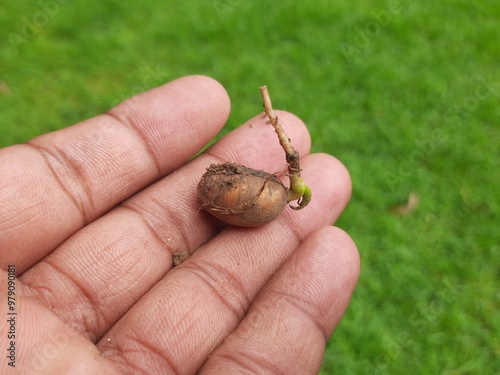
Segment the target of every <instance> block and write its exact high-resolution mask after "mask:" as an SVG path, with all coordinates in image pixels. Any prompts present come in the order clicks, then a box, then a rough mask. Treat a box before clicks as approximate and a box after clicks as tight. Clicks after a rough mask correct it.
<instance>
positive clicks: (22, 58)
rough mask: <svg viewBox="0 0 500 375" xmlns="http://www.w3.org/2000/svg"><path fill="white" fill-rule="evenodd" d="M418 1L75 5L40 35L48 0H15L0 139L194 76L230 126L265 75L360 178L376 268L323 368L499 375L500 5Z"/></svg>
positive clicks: (352, 222) (29, 133) (345, 219)
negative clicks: (224, 100)
mask: <svg viewBox="0 0 500 375" xmlns="http://www.w3.org/2000/svg"><path fill="white" fill-rule="evenodd" d="M45 3H47V4H56V1H55V0H46V1H45ZM406 3H407V2H404V3H403V2H400V3H398V2H397V1H396V2H395V1H392V2H391V1H388V2H385V1H367V0H364V1H358V2H352V1H335V2H333V1H326V0H322V1H316V2H312V1H302V2H291V1H283V2H279V3H278V2H265V1H252V2H244V1H240V0H231V1H230V0H227V1H225V2H223V1H208V2H202V1H191V2H187V1H185V2H173V1H149V2H139V1H129V2H126V3H125V2H121V1H116V0H107V1H101V2H92V3H89V2H83V1H78V0H75V1H70V2H68V4H65V5H58V6H57V7H52V8H51V13H53V14H52V15H51V16H49V17H48V18H47V19H46V20H47V22H46V24H45V25H44V26H42V27H40V28H38V29H36V30H27V29H25V28H26V23H27V22H31V21H32V20H33V16H34V15H36V14H38V13H37V12H41V11H43V10H42V8H41V7H40V5H38V4H39V3H38V2H22V3H21V2H7V3H5V4H4V5H3V6H2V8H1V9H0V35H1V37H2V39H1V47H0V132H1V139H0V145H2V146H5V145H9V144H12V143H18V142H23V141H25V140H27V139H29V138H31V137H33V136H36V135H38V134H41V133H44V132H47V131H50V130H54V129H58V128H61V127H64V126H67V125H68V124H72V123H75V122H78V121H80V120H83V119H85V118H88V117H91V116H94V115H96V114H98V113H100V112H102V111H105V110H107V109H108V108H110V107H111V106H112V105H114V104H116V103H117V102H118V101H120V100H122V99H124V98H126V97H128V96H131V95H132V94H134V93H136V92H139V91H143V90H146V89H148V88H150V87H154V86H157V85H159V84H161V83H163V82H164V81H168V80H171V79H174V78H176V77H179V76H182V75H186V74H192V73H201V74H207V75H210V76H212V77H214V78H216V79H217V80H219V81H220V82H221V83H222V84H223V85H224V86H225V87H226V88H227V90H228V92H229V94H230V96H231V99H232V104H233V109H232V113H231V117H230V119H229V122H228V125H227V127H226V128H225V130H224V132H228V131H229V130H231V129H233V128H235V127H236V126H237V125H238V124H240V123H241V122H242V121H244V120H245V119H247V118H248V117H250V116H253V115H254V114H255V112H256V109H258V108H260V101H259V100H260V99H259V95H258V91H256V90H258V87H259V85H262V84H267V85H269V87H270V88H271V90H272V93H273V98H274V104H275V106H276V107H279V108H283V109H288V110H291V111H293V112H294V113H296V114H297V115H299V116H300V117H301V118H302V119H303V120H304V121H305V122H306V123H307V124H308V126H309V129H310V132H311V134H312V137H313V151H315V152H327V153H331V154H333V155H335V156H336V157H338V158H339V159H341V160H342V161H343V162H344V163H345V164H346V165H347V167H348V168H349V170H350V172H351V175H352V180H353V186H354V187H353V197H352V201H351V203H350V205H349V207H348V208H347V210H346V211H345V214H344V215H343V216H342V217H341V219H340V220H339V222H338V225H339V226H340V227H342V228H344V229H345V230H346V231H348V232H349V233H350V234H351V236H352V237H353V238H354V240H355V241H356V243H357V245H358V247H359V250H360V254H361V262H362V270H361V277H360V280H359V284H358V287H357V289H356V292H355V294H354V296H353V300H352V303H351V305H350V307H349V310H348V312H347V313H346V315H345V317H344V319H343V321H342V322H341V324H340V326H339V328H338V329H337V331H336V332H335V334H334V335H333V337H332V339H331V340H330V342H329V343H328V345H327V351H326V355H325V359H324V363H323V369H322V373H323V374H330V373H338V374H405V375H408V374H494V373H499V372H500V361H499V354H500V341H499V339H498V337H500V320H499V319H498V311H499V309H500V294H499V292H498V290H499V283H498V280H499V278H500V273H499V269H500V246H499V239H500V230H499V226H498V217H499V216H500V207H499V206H500V202H499V194H498V191H497V189H496V186H495V184H497V185H498V181H500V173H499V170H500V165H499V161H500V158H499V153H498V146H499V140H500V130H499V129H500V128H499V118H500V109H499V108H500V106H499V105H498V103H499V97H500V78H499V75H498V67H499V64H500V58H499V56H500V55H499V54H498V51H499V50H500V43H499V40H500V31H499V30H500V22H499V19H500V8H499V7H498V4H497V1H496V0H483V1H477V2H469V1H463V0H447V1H442V2H434V1H430V0H425V1H420V2H410V3H409V4H406ZM391 4H393V5H392V6H391ZM394 4H396V5H394ZM42 16H43V14H42ZM40 20H42V21H43V19H42V18H40ZM42 21H40V22H42ZM26 31H27V32H28V34H26ZM23 33H24V35H25V36H26V38H25V40H24V42H25V43H24V42H23V43H21V44H19V39H14V41H13V35H14V34H15V35H18V36H19V35H20V36H23ZM1 82H3V83H4V85H3V86H2V85H1ZM1 87H3V89H2V88H1ZM6 87H8V89H7V88H6ZM256 93H257V94H256ZM495 191H497V192H496V193H495ZM410 192H416V193H417V194H418V195H419V196H420V203H419V205H418V207H417V209H416V210H415V211H414V212H412V213H411V214H409V215H407V216H403V217H401V216H395V215H393V214H391V213H389V212H388V208H389V207H391V206H393V205H397V204H402V203H404V202H405V201H406V199H407V197H408V195H409V193H410ZM495 316H496V317H497V319H495V318H494V317H495Z"/></svg>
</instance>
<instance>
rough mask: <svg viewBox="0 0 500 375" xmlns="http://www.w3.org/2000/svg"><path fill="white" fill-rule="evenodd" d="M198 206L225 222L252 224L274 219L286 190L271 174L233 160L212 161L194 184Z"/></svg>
mask: <svg viewBox="0 0 500 375" xmlns="http://www.w3.org/2000/svg"><path fill="white" fill-rule="evenodd" d="M198 197H199V198H200V200H201V202H202V206H203V208H204V209H206V210H207V211H208V212H210V213H211V214H212V215H213V216H215V217H216V218H218V219H219V220H222V221H224V222H226V223H228V224H233V225H238V226H242V227H256V226H259V225H263V224H267V223H269V222H270V221H272V220H274V219H276V218H277V217H278V216H279V215H280V214H281V212H282V211H283V209H284V208H285V206H286V204H287V201H288V200H287V197H288V193H287V189H286V188H285V186H284V185H283V184H282V182H281V181H280V180H279V179H278V178H277V177H276V176H274V175H272V174H269V173H267V172H264V171H259V170H255V169H252V168H248V167H245V166H243V165H239V164H235V163H224V164H212V165H211V166H210V167H209V168H207V172H206V173H205V174H204V175H203V176H202V178H201V180H200V183H199V184H198Z"/></svg>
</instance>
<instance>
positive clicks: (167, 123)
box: [0, 76, 230, 273]
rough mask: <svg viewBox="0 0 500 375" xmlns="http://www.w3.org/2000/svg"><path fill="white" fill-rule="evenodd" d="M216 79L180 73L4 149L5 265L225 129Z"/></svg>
mask: <svg viewBox="0 0 500 375" xmlns="http://www.w3.org/2000/svg"><path fill="white" fill-rule="evenodd" d="M229 108H230V104H229V98H228V96H227V93H226V91H225V90H224V88H222V86H221V85H220V84H218V83H217V82H216V81H214V80H212V79H210V78H207V77H202V76H190V77H184V78H180V79H178V80H175V81H173V82H170V83H168V84H166V85H164V86H161V87H158V88H156V89H153V90H150V91H148V92H145V93H143V94H140V95H137V96H136V97H133V98H131V99H129V100H127V101H125V102H123V103H121V104H120V105H118V106H117V107H115V108H113V109H112V110H111V111H109V112H108V113H107V114H103V115H100V116H96V117H94V118H91V119H89V120H86V121H83V122H81V123H79V124H77V125H74V126H71V127H69V128H66V129H62V130H58V131H56V132H53V133H49V134H46V135H42V136H40V137H37V138H34V139H32V140H31V141H29V142H27V143H26V144H23V145H15V146H10V147H7V148H4V149H2V150H0V176H2V178H1V179H0V207H2V210H1V211H0V237H1V241H0V267H1V268H2V269H6V267H7V264H16V269H17V270H18V272H19V273H22V272H23V271H24V270H26V269H27V268H28V267H30V266H31V265H33V264H34V263H36V262H37V261H38V260H39V259H41V258H43V257H44V256H45V255H47V254H48V253H49V252H50V251H51V250H52V249H54V248H55V247H57V246H58V245H59V244H61V243H62V242H63V241H64V240H65V239H66V238H68V237H69V236H70V235H72V234H73V233H75V232H76V231H77V230H79V229H80V228H82V227H83V226H85V225H86V224H88V223H89V222H92V221H93V220H95V219H96V218H98V217H99V216H101V215H102V214H103V213H105V212H106V211H108V210H109V209H110V208H112V207H113V206H115V205H116V204H118V203H119V202H121V201H123V200H124V199H126V198H128V197H129V196H131V195H132V194H134V193H135V192H137V191H138V190H140V189H142V188H144V187H145V186H147V185H149V184H151V183H152V182H154V181H156V180H158V179H159V178H161V177H162V176H165V175H166V174H168V173H169V172H171V171H173V170H175V169H176V168H178V167H179V166H180V165H182V164H183V163H184V162H185V161H186V160H187V159H188V158H190V157H191V156H193V155H194V154H195V153H196V152H198V151H199V150H200V149H201V147H203V146H204V145H205V144H206V143H207V142H208V141H209V140H210V139H211V138H213V137H214V136H215V135H216V134H217V132H218V131H219V130H220V129H221V128H222V126H223V125H224V123H225V122H226V120H227V117H228V115H229Z"/></svg>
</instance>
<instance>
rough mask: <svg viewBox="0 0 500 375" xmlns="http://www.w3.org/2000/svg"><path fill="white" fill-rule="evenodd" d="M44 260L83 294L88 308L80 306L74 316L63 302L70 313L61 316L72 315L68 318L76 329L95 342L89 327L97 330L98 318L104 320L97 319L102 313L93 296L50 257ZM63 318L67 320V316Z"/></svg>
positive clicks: (94, 335) (69, 307) (70, 308)
mask: <svg viewBox="0 0 500 375" xmlns="http://www.w3.org/2000/svg"><path fill="white" fill-rule="evenodd" d="M44 262H45V264H47V265H48V266H49V267H51V268H52V269H54V271H56V272H57V273H58V274H59V275H61V276H62V277H64V278H65V279H67V280H68V281H69V282H71V284H73V285H74V286H75V287H76V288H77V289H78V291H79V292H80V293H81V295H82V296H83V300H84V301H85V304H86V305H87V307H88V308H85V309H84V308H82V307H79V308H78V310H77V313H78V314H79V315H78V316H76V315H75V314H74V313H71V312H72V311H73V310H72V306H71V305H68V304H63V305H62V306H63V309H64V310H66V311H68V312H70V314H69V315H66V314H63V315H62V316H69V317H72V318H70V320H69V322H70V323H74V324H76V325H77V327H78V330H79V331H80V332H81V333H83V334H85V335H86V336H88V337H89V338H90V339H91V340H92V341H93V342H95V340H96V339H97V335H96V333H95V332H94V330H93V329H91V328H90V327H95V331H99V328H98V325H99V324H98V323H99V321H100V320H104V319H99V316H100V317H101V318H102V315H101V314H99V313H98V310H97V306H99V304H98V303H96V301H95V298H94V297H93V296H92V295H91V294H90V293H88V292H87V291H86V290H85V288H83V287H82V286H81V285H80V283H79V282H78V281H77V280H76V279H74V278H73V277H71V275H70V274H69V273H67V272H65V271H64V270H62V269H61V268H59V267H58V266H56V264H55V263H52V262H51V261H50V258H47V259H45V260H44ZM61 284H62V283H61ZM75 294H76V293H74V294H73V295H75ZM78 305H79V306H81V305H82V303H81V302H79V303H78ZM89 312H92V316H90V315H89ZM65 320H66V321H67V322H68V319H67V318H66V319H65Z"/></svg>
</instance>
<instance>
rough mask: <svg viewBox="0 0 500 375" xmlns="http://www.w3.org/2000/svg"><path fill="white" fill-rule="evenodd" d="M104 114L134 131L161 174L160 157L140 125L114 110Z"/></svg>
mask: <svg viewBox="0 0 500 375" xmlns="http://www.w3.org/2000/svg"><path fill="white" fill-rule="evenodd" d="M103 116H109V117H111V118H112V119H113V120H115V121H117V122H118V123H119V124H121V125H123V126H125V127H126V128H128V129H130V130H131V131H132V132H133V133H134V135H135V136H136V137H137V139H138V140H139V141H140V142H141V144H142V146H143V147H144V149H145V150H146V153H147V154H148V155H149V157H150V158H151V160H152V162H153V165H154V167H155V168H156V175H157V176H161V175H162V170H161V167H160V161H159V159H158V157H157V156H156V154H155V153H154V152H153V149H152V148H151V145H150V143H149V142H148V141H147V139H148V137H147V136H145V135H144V134H143V133H142V132H141V131H140V127H139V126H137V125H136V123H135V122H134V121H133V120H131V119H130V118H129V117H128V116H124V118H121V117H118V116H117V115H116V114H115V113H113V112H112V111H108V112H106V113H104V114H103Z"/></svg>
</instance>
